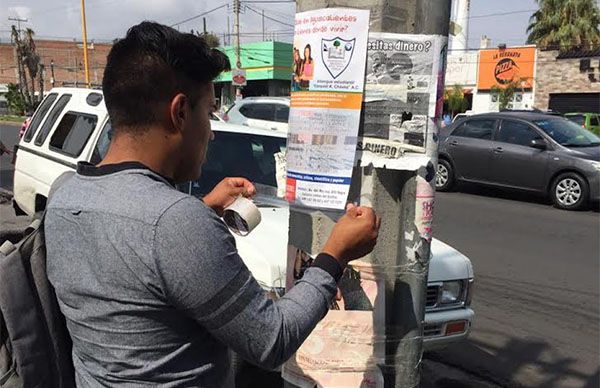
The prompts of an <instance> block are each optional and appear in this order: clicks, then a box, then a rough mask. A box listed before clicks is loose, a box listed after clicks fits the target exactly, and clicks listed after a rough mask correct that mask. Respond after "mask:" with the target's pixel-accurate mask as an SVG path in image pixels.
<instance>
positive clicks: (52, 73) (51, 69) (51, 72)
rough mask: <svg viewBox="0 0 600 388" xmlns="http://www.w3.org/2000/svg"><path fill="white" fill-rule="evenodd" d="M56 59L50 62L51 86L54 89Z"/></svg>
mask: <svg viewBox="0 0 600 388" xmlns="http://www.w3.org/2000/svg"><path fill="white" fill-rule="evenodd" d="M54 82H55V79H54V59H51V60H50V85H51V86H52V87H54Z"/></svg>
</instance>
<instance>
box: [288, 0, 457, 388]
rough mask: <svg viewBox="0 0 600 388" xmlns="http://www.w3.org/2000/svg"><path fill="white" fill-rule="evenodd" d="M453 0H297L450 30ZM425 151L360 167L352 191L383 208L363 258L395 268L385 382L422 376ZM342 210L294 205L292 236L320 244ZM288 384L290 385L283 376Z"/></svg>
mask: <svg viewBox="0 0 600 388" xmlns="http://www.w3.org/2000/svg"><path fill="white" fill-rule="evenodd" d="M450 5H451V1H450V0H398V1H393V2H390V1H387V0H362V1H360V2H356V1H355V0H298V1H297V11H298V12H303V11H309V10H313V9H319V8H328V7H350V8H364V9H370V10H371V19H370V29H369V31H370V32H389V33H405V34H436V35H445V36H447V35H448V28H449V20H450ZM444 60H445V58H444ZM442 81H443V80H442ZM431 98H435V96H432V97H431ZM361 132H362V129H361ZM427 156H429V157H430V162H429V163H428V165H427V167H423V168H421V169H419V170H418V171H399V170H389V169H385V168H373V167H355V168H354V172H353V177H352V186H351V189H350V194H349V198H348V199H349V201H356V200H360V202H361V204H362V205H366V206H372V207H373V208H374V209H375V211H376V212H377V213H378V214H380V215H382V224H381V229H380V232H379V239H378V243H377V246H376V247H375V249H374V251H373V252H372V253H371V254H370V255H369V256H368V257H366V258H364V260H367V261H370V262H372V263H373V264H374V265H376V266H383V267H384V268H389V269H390V270H389V271H385V272H386V274H385V275H383V276H384V279H383V280H384V283H385V297H384V299H385V313H384V315H385V327H384V328H377V327H375V328H374V329H375V333H376V335H378V336H380V335H381V336H385V337H384V338H385V339H386V341H385V344H384V345H382V346H381V347H380V349H379V350H380V352H381V353H384V357H381V358H384V359H385V362H382V361H383V360H382V359H381V358H377V359H375V362H377V364H378V366H379V368H380V370H381V372H382V375H383V378H384V387H386V388H388V387H394V388H406V387H411V388H412V387H418V386H419V384H420V365H421V356H422V346H423V338H422V322H423V319H424V315H425V293H426V289H427V273H428V269H429V256H430V243H429V241H427V240H426V239H424V238H421V237H420V232H419V231H418V230H417V226H416V224H415V217H416V211H415V209H416V205H417V198H416V191H417V181H418V177H423V178H425V177H427V178H429V179H427V181H430V180H431V174H434V173H435V164H436V162H437V156H436V151H435V147H429V149H428V151H427ZM339 216H340V214H339V213H337V214H336V213H335V212H322V211H313V212H310V213H309V214H307V212H306V211H302V212H301V211H298V210H296V209H294V208H291V209H290V232H289V241H290V244H293V245H295V246H297V247H300V248H302V249H305V250H307V251H308V252H317V251H318V250H319V249H321V247H322V246H323V244H324V243H325V240H326V238H327V236H328V235H329V232H330V231H331V228H332V227H333V225H334V222H335V220H336V219H337V218H338V217H339ZM307 231H308V232H307ZM405 269H409V270H405ZM375 346H378V345H375ZM380 352H378V353H380ZM286 387H293V385H292V384H290V383H288V382H286Z"/></svg>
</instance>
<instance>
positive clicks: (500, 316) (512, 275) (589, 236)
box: [429, 187, 600, 388]
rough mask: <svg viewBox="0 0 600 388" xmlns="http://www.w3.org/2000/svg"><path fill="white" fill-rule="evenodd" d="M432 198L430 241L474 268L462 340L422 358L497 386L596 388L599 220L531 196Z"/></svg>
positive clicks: (467, 193)
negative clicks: (471, 313) (470, 319)
mask: <svg viewBox="0 0 600 388" xmlns="http://www.w3.org/2000/svg"><path fill="white" fill-rule="evenodd" d="M462 191H463V192H461V193H457V192H453V193H437V194H436V210H435V218H434V220H435V221H434V222H435V226H434V235H435V236H436V237H437V238H439V239H440V240H442V241H445V242H446V243H448V244H450V245H452V246H453V247H454V248H456V249H458V250H460V251H461V252H462V253H464V254H466V255H467V256H468V257H469V258H470V259H471V261H472V262H473V266H474V271H475V279H476V280H475V284H476V286H475V296H474V300H473V308H474V310H475V312H476V321H475V324H474V328H473V332H472V334H471V337H470V339H469V341H468V342H467V343H466V344H460V345H458V344H457V345H455V346H452V347H450V348H447V349H445V350H444V351H440V352H436V353H434V354H431V355H429V357H430V358H433V359H436V360H438V361H442V362H443V363H446V364H450V365H453V366H456V367H459V368H461V369H463V370H466V371H468V372H470V373H473V374H476V375H478V376H480V377H485V378H486V379H489V380H492V381H494V382H496V383H498V384H499V385H503V386H519V385H523V386H528V387H555V386H557V387H558V386H560V387H584V386H585V387H590V388H591V387H598V386H599V380H598V379H599V370H598V361H599V344H600V338H599V334H598V323H599V319H600V316H599V312H598V305H599V282H598V274H599V265H598V262H599V258H600V242H599V236H600V216H599V214H598V212H597V210H590V211H587V212H567V211H561V210H558V209H555V208H553V207H551V206H548V205H547V204H546V203H544V201H543V200H539V199H537V198H535V197H531V196H525V195H522V194H512V193H504V192H502V193H497V192H496V191H495V190H492V189H481V188H471V187H469V188H465V189H463V190H462Z"/></svg>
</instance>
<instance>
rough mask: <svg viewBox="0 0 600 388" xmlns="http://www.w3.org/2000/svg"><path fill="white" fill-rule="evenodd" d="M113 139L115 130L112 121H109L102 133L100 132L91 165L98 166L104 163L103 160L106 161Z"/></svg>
mask: <svg viewBox="0 0 600 388" xmlns="http://www.w3.org/2000/svg"><path fill="white" fill-rule="evenodd" d="M112 137H113V128H112V125H111V124H110V121H107V122H106V124H104V128H102V132H100V136H99V137H98V141H97V142H96V145H95V146H94V150H93V151H92V157H91V159H90V163H92V164H98V163H100V162H101V161H102V159H104V157H105V156H106V153H107V152H108V146H109V145H110V141H111V140H112Z"/></svg>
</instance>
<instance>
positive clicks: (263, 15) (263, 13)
mask: <svg viewBox="0 0 600 388" xmlns="http://www.w3.org/2000/svg"><path fill="white" fill-rule="evenodd" d="M262 40H263V42H264V41H265V11H264V10H263V11H262Z"/></svg>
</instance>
